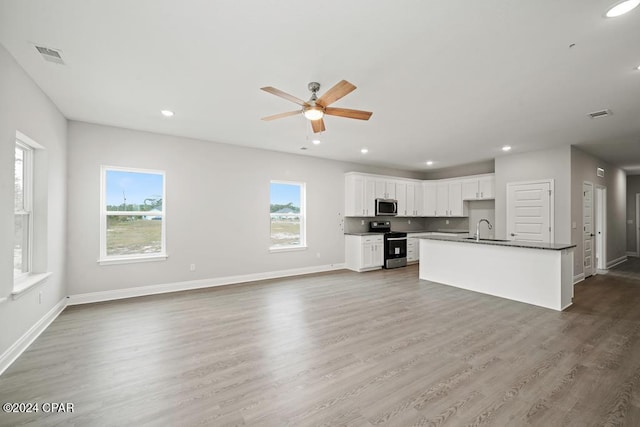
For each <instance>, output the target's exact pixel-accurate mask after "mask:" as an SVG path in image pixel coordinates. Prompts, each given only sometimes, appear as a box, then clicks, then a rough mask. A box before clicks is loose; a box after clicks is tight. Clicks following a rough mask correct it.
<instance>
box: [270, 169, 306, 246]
mask: <svg viewBox="0 0 640 427" xmlns="http://www.w3.org/2000/svg"><path fill="white" fill-rule="evenodd" d="M271 184H285V185H296V186H298V187H299V188H300V243H299V244H297V245H287V246H273V245H272V244H270V245H269V252H289V251H300V250H306V249H307V184H306V182H300V181H283V180H279V179H272V180H270V181H269V241H271Z"/></svg>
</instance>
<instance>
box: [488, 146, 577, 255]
mask: <svg viewBox="0 0 640 427" xmlns="http://www.w3.org/2000/svg"><path fill="white" fill-rule="evenodd" d="M495 162H496V163H495V166H496V199H495V208H496V213H495V214H496V227H495V228H496V230H495V234H496V238H498V239H505V238H506V233H507V230H506V220H507V205H506V199H507V183H510V182H521V181H533V180H539V179H553V180H554V185H555V197H554V204H555V221H554V230H555V236H554V238H555V243H570V242H571V224H570V220H571V147H570V146H568V145H567V146H564V147H559V148H552V149H548V150H539V151H531V152H527V153H522V154H511V155H508V156H501V157H497V158H496V160H495Z"/></svg>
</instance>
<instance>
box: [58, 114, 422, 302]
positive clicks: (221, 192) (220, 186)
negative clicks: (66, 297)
mask: <svg viewBox="0 0 640 427" xmlns="http://www.w3.org/2000/svg"><path fill="white" fill-rule="evenodd" d="M100 165H110V166H124V167H135V168H144V169H160V170H164V171H166V185H167V188H166V221H167V252H168V255H169V258H168V260H166V261H161V262H148V263H136V264H124V265H109V266H100V265H98V264H97V263H96V260H97V258H98V253H99V197H100ZM349 171H359V172H371V173H381V174H386V175H395V176H405V177H411V176H407V172H399V171H395V170H382V169H374V168H371V167H366V166H363V165H356V164H350V163H344V162H338V161H332V160H322V159H317V158H312V157H308V156H303V155H294V154H285V153H276V152H271V151H265V150H258V149H253V148H246V147H238V146H232V145H226V144H219V143H213V142H206V141H198V140H194V139H187V138H180V137H173V136H166V135H159V134H154V133H149V132H140V131H133V130H127V129H121V128H115V127H109V126H100V125H94V124H88V123H82V122H73V121H71V122H69V184H68V185H69V187H68V188H69V205H68V207H69V210H68V225H69V233H68V252H67V255H68V263H67V266H68V278H69V280H68V283H69V294H70V295H77V294H84V293H91V292H98V291H111V290H118V289H126V288H131V287H139V286H145V285H157V284H167V283H175V282H184V281H190V280H199V279H210V278H224V277H229V276H237V275H246V274H256V273H265V272H274V271H281V270H289V269H297V268H308V267H318V266H327V265H331V264H342V263H344V235H343V229H342V228H341V224H342V219H343V211H344V173H345V172H349ZM270 180H287V181H300V182H305V183H306V190H307V218H308V220H307V243H308V246H309V247H308V249H307V250H304V251H295V252H281V253H270V252H269V250H268V249H269V242H270V241H269V182H270ZM192 263H194V264H196V271H195V272H190V271H189V265H190V264H192Z"/></svg>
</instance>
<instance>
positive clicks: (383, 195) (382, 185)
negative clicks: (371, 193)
mask: <svg viewBox="0 0 640 427" xmlns="http://www.w3.org/2000/svg"><path fill="white" fill-rule="evenodd" d="M372 179H373V181H374V185H375V197H374V198H376V199H395V198H396V181H395V180H391V179H385V178H372Z"/></svg>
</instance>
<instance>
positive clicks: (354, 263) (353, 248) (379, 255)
mask: <svg viewBox="0 0 640 427" xmlns="http://www.w3.org/2000/svg"><path fill="white" fill-rule="evenodd" d="M345 245H346V248H345V258H346V265H347V268H348V269H349V270H353V271H359V272H360V271H368V270H377V269H379V268H382V264H383V263H384V241H383V237H382V234H379V235H376V234H371V235H364V236H355V235H346V236H345Z"/></svg>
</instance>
